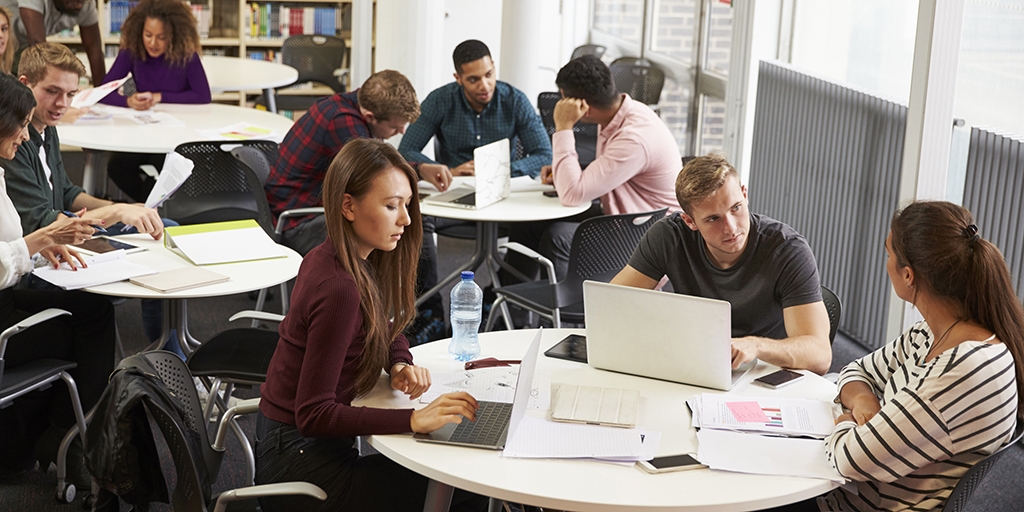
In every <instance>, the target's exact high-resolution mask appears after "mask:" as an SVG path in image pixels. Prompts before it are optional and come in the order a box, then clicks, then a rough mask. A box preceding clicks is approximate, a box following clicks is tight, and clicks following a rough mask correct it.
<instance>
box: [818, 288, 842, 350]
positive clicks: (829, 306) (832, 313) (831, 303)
mask: <svg viewBox="0 0 1024 512" xmlns="http://www.w3.org/2000/svg"><path fill="white" fill-rule="evenodd" d="M821 300H822V302H824V303H825V311H827V312H828V342H829V343H832V342H834V341H836V331H838V330H839V320H840V319H841V318H842V316H843V302H842V301H841V300H839V296H838V295H836V294H835V292H833V291H832V290H829V289H828V288H825V287H824V286H822V287H821Z"/></svg>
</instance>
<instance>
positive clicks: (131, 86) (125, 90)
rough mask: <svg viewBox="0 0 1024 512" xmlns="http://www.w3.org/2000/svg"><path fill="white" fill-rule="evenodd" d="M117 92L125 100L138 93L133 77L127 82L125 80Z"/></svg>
mask: <svg viewBox="0 0 1024 512" xmlns="http://www.w3.org/2000/svg"><path fill="white" fill-rule="evenodd" d="M117 92H118V93H119V94H120V95H121V96H124V97H125V98H127V97H129V96H131V95H133V94H135V93H137V92H139V90H138V89H137V88H136V87H135V77H131V78H129V79H128V80H125V82H124V83H123V84H121V88H120V89H119V90H118V91H117Z"/></svg>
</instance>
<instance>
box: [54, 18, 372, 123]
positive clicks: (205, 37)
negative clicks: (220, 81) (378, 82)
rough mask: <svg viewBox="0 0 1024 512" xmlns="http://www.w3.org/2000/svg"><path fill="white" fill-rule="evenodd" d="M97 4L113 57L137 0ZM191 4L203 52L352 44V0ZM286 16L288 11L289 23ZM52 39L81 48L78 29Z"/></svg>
mask: <svg viewBox="0 0 1024 512" xmlns="http://www.w3.org/2000/svg"><path fill="white" fill-rule="evenodd" d="M96 2H97V13H98V15H99V27H100V35H101V36H102V40H103V45H104V53H105V55H106V56H108V57H113V56H116V55H117V52H118V50H119V47H120V33H119V30H120V24H121V23H122V22H123V21H124V18H125V17H127V15H128V11H129V10H130V9H131V8H132V7H134V6H135V4H137V1H128V0H96ZM189 5H190V6H191V7H192V13H193V14H194V15H195V17H196V20H197V21H198V23H199V33H200V38H201V42H202V46H203V54H207V55H223V56H230V57H243V58H254V59H257V60H268V61H276V62H280V58H281V57H280V49H281V46H282V45H283V44H284V40H285V38H286V37H288V36H290V35H298V34H317V35H334V36H337V37H341V38H342V39H345V44H346V48H351V42H352V41H351V33H352V0H294V1H273V2H259V1H253V0H195V1H192V2H189ZM374 11H376V8H375V9H374ZM282 14H286V15H287V16H284V18H285V20H284V21H282ZM374 16H376V12H374ZM47 40H48V41H52V42H56V43H61V44H65V45H68V46H70V47H72V49H73V50H75V51H82V48H81V44H82V40H81V37H79V35H78V27H75V28H74V29H72V30H67V31H64V32H61V33H59V34H56V35H53V36H50V37H48V38H47ZM345 62H348V56H346V58H345ZM325 90H326V91H329V89H328V88H326V87H312V88H309V87H307V88H297V89H296V91H292V92H291V93H292V94H320V93H323V92H324V91H325ZM259 94H260V91H244V92H239V93H220V94H217V95H215V97H214V101H218V102H230V103H235V104H239V105H243V106H244V105H246V104H247V103H248V104H251V103H252V101H251V100H254V99H255V98H256V97H257V96H258V95H259Z"/></svg>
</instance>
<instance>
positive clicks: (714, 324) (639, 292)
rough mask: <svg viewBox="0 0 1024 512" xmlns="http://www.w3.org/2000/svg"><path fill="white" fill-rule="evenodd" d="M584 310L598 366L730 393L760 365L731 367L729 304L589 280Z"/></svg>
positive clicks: (591, 358) (590, 358)
mask: <svg viewBox="0 0 1024 512" xmlns="http://www.w3.org/2000/svg"><path fill="white" fill-rule="evenodd" d="M583 309H584V314H585V315H586V319H587V363H588V364H590V366H593V367H594V368H599V369H602V370H611V371H615V372H621V373H628V374H632V375H639V376H642V377H651V378H655V379H661V380H668V381H672V382H679V383H682V384H691V385H694V386H702V387H706V388H714V389H721V390H729V389H731V388H732V387H733V385H735V384H736V382H738V381H739V380H740V379H741V378H742V377H743V376H744V375H746V373H747V372H748V371H750V369H751V368H753V367H754V366H755V365H754V364H745V365H743V366H741V367H740V368H739V369H737V370H733V369H732V307H731V306H730V305H729V303H728V302H726V301H722V300H714V299H706V298H703V297H693V296H690V295H682V294H678V293H669V292H660V291H654V290H645V289H642V288H632V287H628V286H619V285H614V284H607V283H599V282H595V281H584V282H583ZM755 363H756V361H755Z"/></svg>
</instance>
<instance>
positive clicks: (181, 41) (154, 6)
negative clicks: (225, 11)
mask: <svg viewBox="0 0 1024 512" xmlns="http://www.w3.org/2000/svg"><path fill="white" fill-rule="evenodd" d="M146 18H153V19H157V20H160V21H162V22H163V24H164V32H165V33H166V36H167V52H166V53H165V54H164V55H166V56H167V57H166V58H167V62H170V63H171V64H174V65H178V66H184V65H186V64H188V62H189V60H190V59H191V58H192V55H193V54H196V53H198V52H199V51H200V50H201V46H200V45H199V29H198V28H197V25H196V18H195V16H193V15H192V10H191V9H190V8H189V6H188V5H185V2H182V1H181V0H142V1H141V2H139V5H136V6H135V8H134V9H132V10H131V12H129V13H128V17H127V18H125V20H124V23H123V24H121V49H122V50H128V51H129V52H131V54H132V57H135V58H136V59H137V60H146V59H148V58H149V54H148V53H146V45H145V44H143V42H142V29H143V27H144V26H145V25H146Z"/></svg>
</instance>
